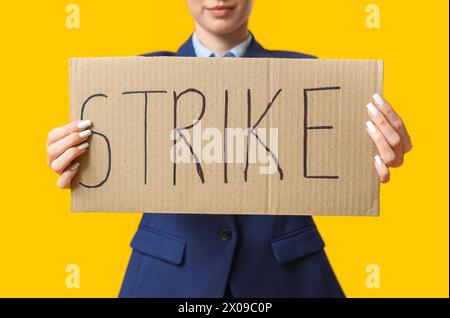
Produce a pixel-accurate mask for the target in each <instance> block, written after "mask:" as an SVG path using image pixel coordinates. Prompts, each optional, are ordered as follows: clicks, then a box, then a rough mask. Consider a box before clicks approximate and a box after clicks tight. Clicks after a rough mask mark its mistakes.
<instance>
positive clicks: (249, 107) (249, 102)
mask: <svg viewBox="0 0 450 318" xmlns="http://www.w3.org/2000/svg"><path fill="white" fill-rule="evenodd" d="M281 91H282V89H281V88H280V89H279V90H278V91H277V92H276V93H275V95H274V96H273V98H272V100H271V101H270V102H269V104H268V105H267V107H266V109H265V110H264V112H263V113H262V115H261V116H260V117H259V119H258V120H257V121H256V124H254V125H253V126H252V124H251V122H252V119H251V116H252V97H251V90H250V89H248V90H247V126H248V133H247V154H246V158H245V169H244V180H245V182H247V179H248V167H249V161H248V157H249V151H250V150H249V149H250V140H251V138H250V137H251V136H250V135H253V136H255V138H256V140H258V142H259V143H260V144H261V145H262V146H263V147H264V148H265V149H266V151H267V152H268V153H270V156H271V157H272V160H273V161H274V162H275V163H276V165H277V170H278V173H279V174H280V180H283V176H284V173H283V170H282V169H281V166H280V163H279V161H278V158H277V157H276V156H275V154H274V153H273V152H272V150H271V149H270V148H269V147H268V146H267V145H266V144H264V143H263V142H262V140H261V139H260V138H259V136H258V135H257V134H256V133H255V128H256V127H257V126H258V125H259V124H260V123H261V121H262V120H263V118H264V116H266V115H267V113H268V112H269V110H270V108H271V107H272V105H273V103H274V102H275V100H276V99H277V97H278V95H280V93H281Z"/></svg>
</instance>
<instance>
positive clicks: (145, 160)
mask: <svg viewBox="0 0 450 318" xmlns="http://www.w3.org/2000/svg"><path fill="white" fill-rule="evenodd" d="M165 93H167V91H128V92H123V93H122V95H129V94H144V184H147V120H148V118H147V113H148V94H165Z"/></svg>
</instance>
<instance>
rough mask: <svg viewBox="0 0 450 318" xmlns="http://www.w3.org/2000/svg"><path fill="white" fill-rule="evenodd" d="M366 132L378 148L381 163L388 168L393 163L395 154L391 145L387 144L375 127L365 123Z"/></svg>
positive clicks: (369, 122) (370, 123)
mask: <svg viewBox="0 0 450 318" xmlns="http://www.w3.org/2000/svg"><path fill="white" fill-rule="evenodd" d="M366 126H367V132H368V133H369V136H370V138H371V139H372V141H373V142H374V143H375V145H376V146H377V148H378V152H379V153H380V156H381V158H382V159H383V162H384V163H385V164H386V165H387V166H389V165H390V164H393V163H395V152H394V150H393V149H392V147H391V145H389V143H388V142H387V140H386V138H385V137H384V136H383V134H381V133H380V132H379V131H378V130H377V128H376V127H375V125H374V124H373V123H372V122H371V121H368V122H367V123H366Z"/></svg>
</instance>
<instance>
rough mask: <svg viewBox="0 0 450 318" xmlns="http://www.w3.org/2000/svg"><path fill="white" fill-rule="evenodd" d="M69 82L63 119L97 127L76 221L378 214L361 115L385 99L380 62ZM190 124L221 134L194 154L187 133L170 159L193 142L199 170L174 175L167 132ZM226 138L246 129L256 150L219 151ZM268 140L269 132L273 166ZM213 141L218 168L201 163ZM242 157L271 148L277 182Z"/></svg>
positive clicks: (100, 72) (270, 65)
mask: <svg viewBox="0 0 450 318" xmlns="http://www.w3.org/2000/svg"><path fill="white" fill-rule="evenodd" d="M70 76H71V78H70V90H71V119H72V120H76V119H80V118H83V119H91V120H92V121H93V122H94V125H93V127H92V130H93V135H92V137H91V140H90V144H91V146H90V148H89V151H88V153H87V154H85V155H84V156H83V157H82V158H81V160H80V161H81V166H80V172H79V173H78V175H77V177H76V179H74V181H73V188H72V210H73V211H129V212H133V211H135V212H149V213H151V212H158V213H161V212H163V213H164V212H167V213H211V214H274V215H370V216H375V215H378V214H379V181H378V176H377V174H376V171H375V169H374V164H373V160H374V159H373V158H374V155H375V154H376V152H375V147H374V146H373V145H372V142H371V141H370V139H369V137H368V135H367V132H366V128H365V122H366V121H367V120H368V115H367V109H366V107H365V105H366V104H367V103H368V102H369V101H370V100H371V96H372V94H374V93H375V92H378V93H380V94H381V93H382V82H383V63H382V61H372V60H299V59H227V58H214V59H210V58H174V57H154V58H146V57H127V58H79V59H72V60H71V64H70ZM189 89H191V90H190V91H187V92H186V90H189ZM183 92H185V93H184V94H183ZM200 93H201V94H202V95H203V97H202V95H201V94H200ZM272 100H273V101H272ZM271 101H272V103H271ZM203 102H204V105H203V104H202V103H203ZM83 105H84V106H83ZM202 106H204V109H203V110H204V112H203V115H202ZM199 117H201V120H200V121H197V122H195V120H196V119H198V118H199ZM260 118H261V120H259V119H260ZM194 124H195V126H194V128H197V129H198V128H199V127H200V125H201V132H204V131H206V130H207V129H208V128H215V129H216V130H215V131H216V132H217V131H219V133H220V134H219V135H214V136H215V137H216V139H214V138H213V137H211V135H210V136H209V138H210V139H209V140H208V139H204V140H202V141H201V142H200V143H197V144H196V146H195V145H193V142H192V138H193V135H194V129H192V128H190V129H187V130H183V131H181V130H177V131H176V132H175V135H176V136H177V143H176V148H175V149H176V150H177V156H178V154H179V153H181V151H182V150H183V149H184V150H185V151H186V149H187V151H188V153H189V154H191V153H190V151H191V149H189V148H188V147H187V145H188V142H189V141H190V143H189V145H191V146H192V147H193V148H192V151H193V152H194V154H196V156H197V161H198V164H196V163H195V161H194V159H193V158H194V156H191V157H192V162H191V163H178V164H174V162H173V160H171V155H172V156H173V151H172V150H173V149H174V148H173V145H174V141H173V140H171V138H170V137H171V132H172V130H173V129H174V127H177V128H183V127H186V126H192V125H194ZM224 127H228V128H236V127H240V128H243V129H244V130H245V131H250V130H248V129H247V128H248V127H253V128H255V130H254V132H255V134H257V135H258V137H260V140H258V139H256V137H255V136H254V135H252V133H250V136H253V137H251V138H248V137H246V138H244V143H243V145H244V148H239V147H236V149H234V148H233V147H231V148H230V147H224V145H229V140H230V139H229V136H228V139H227V140H228V141H227V142H224V138H226V137H225V136H227V135H226V134H224ZM260 128H266V129H267V130H266V139H264V138H263V136H262V134H263V133H261V135H259V133H258V132H259V131H261V130H258V129H260ZM268 128H276V129H277V134H278V139H277V141H278V151H277V154H276V155H275V152H276V151H274V150H273V149H272V148H274V147H272V144H270V145H269V143H270V142H269V141H271V138H272V137H273V140H274V141H275V140H276V139H275V135H274V134H271V133H270V131H269V130H268ZM179 132H180V133H179ZM186 132H187V133H188V134H190V138H191V139H190V140H187V136H186V135H185V134H184V133H186ZM250 132H252V131H250ZM183 136H184V138H185V139H183ZM269 136H270V138H269ZM213 139H214V140H215V141H220V142H221V144H219V147H220V148H219V152H220V154H219V156H220V155H222V162H217V163H208V162H205V160H204V158H203V157H202V158H199V156H200V155H201V154H202V153H203V152H202V151H206V150H205V147H207V144H208V143H209V142H210V141H211V140H213ZM249 140H250V142H249ZM263 140H264V142H262V141H263ZM261 142H262V143H261ZM248 145H250V148H248V149H253V148H252V147H253V146H255V145H259V146H262V145H266V146H267V147H268V149H269V150H270V151H271V152H272V153H270V152H267V151H263V153H265V154H266V155H269V159H270V160H274V159H275V158H276V159H277V162H278V165H275V167H276V168H277V169H275V170H274V172H275V173H272V174H261V173H260V167H261V166H264V165H265V166H267V163H266V164H262V163H260V162H256V163H250V161H251V160H250V156H251V154H252V153H253V152H252V151H251V150H249V151H247V146H248ZM194 148H195V149H194ZM255 148H256V147H255ZM215 149H216V150H217V148H215ZM239 149H244V154H243V155H244V158H246V159H247V160H245V161H244V162H235V161H236V158H235V160H234V161H233V162H228V163H223V161H225V160H223V159H224V157H225V156H223V155H224V153H227V156H230V152H237V151H238V150H239ZM263 149H265V148H263ZM209 150H211V149H209ZM217 153H218V151H216V152H215V154H216V155H217ZM247 154H248V156H247ZM272 154H273V155H274V156H272ZM246 162H248V164H247V163H246ZM275 162H276V161H273V163H275Z"/></svg>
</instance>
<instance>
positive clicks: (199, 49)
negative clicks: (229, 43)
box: [192, 32, 252, 57]
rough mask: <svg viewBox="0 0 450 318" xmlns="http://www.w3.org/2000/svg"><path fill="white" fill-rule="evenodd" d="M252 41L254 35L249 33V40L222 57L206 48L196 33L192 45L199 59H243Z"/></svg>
mask: <svg viewBox="0 0 450 318" xmlns="http://www.w3.org/2000/svg"><path fill="white" fill-rule="evenodd" d="M251 40H252V35H251V34H250V33H249V34H248V37H247V39H245V40H244V41H243V42H241V43H239V44H238V45H236V46H235V47H233V48H232V49H230V50H228V51H226V52H225V53H224V54H222V55H220V54H218V53H216V52H214V51H211V50H210V49H208V48H207V47H206V46H204V45H203V44H202V43H201V42H200V40H199V38H198V37H197V35H196V34H195V32H194V34H193V35H192V45H193V46H194V51H195V55H197V57H242V56H244V54H245V52H247V49H248V46H249V45H250V42H251Z"/></svg>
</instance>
